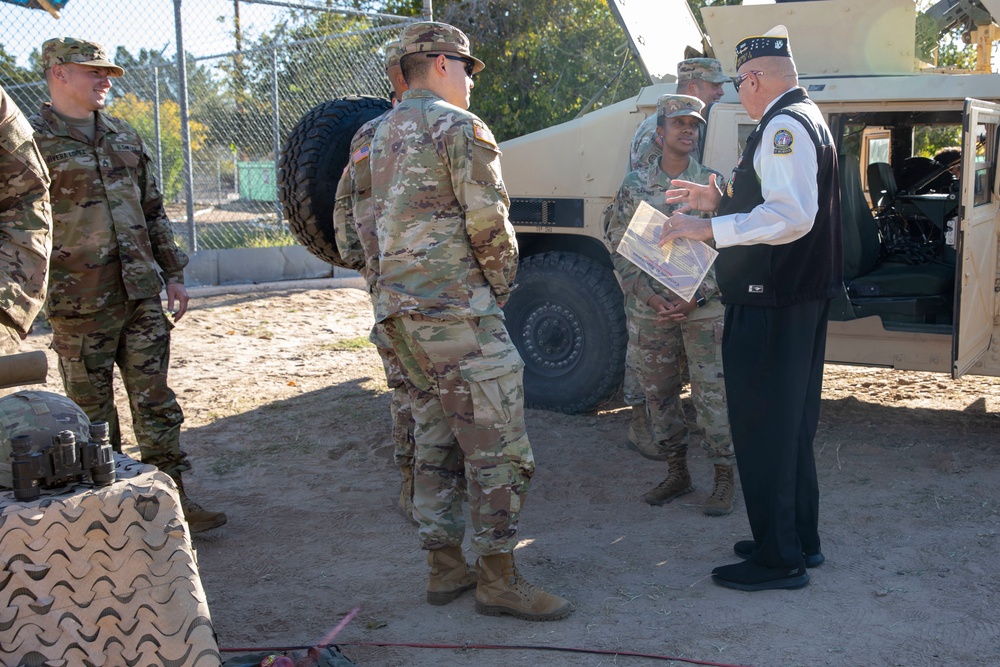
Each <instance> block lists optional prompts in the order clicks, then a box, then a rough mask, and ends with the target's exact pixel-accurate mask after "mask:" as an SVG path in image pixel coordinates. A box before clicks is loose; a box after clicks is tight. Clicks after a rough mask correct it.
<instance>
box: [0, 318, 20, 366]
mask: <svg viewBox="0 0 1000 667" xmlns="http://www.w3.org/2000/svg"><path fill="white" fill-rule="evenodd" d="M20 346H21V336H20V335H19V334H18V332H17V329H16V328H15V326H14V321H13V320H12V319H10V317H8V316H7V313H5V312H3V311H2V310H0V355H2V354H14V353H15V352H17V350H18V348H19V347H20Z"/></svg>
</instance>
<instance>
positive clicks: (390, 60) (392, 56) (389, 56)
mask: <svg viewBox="0 0 1000 667" xmlns="http://www.w3.org/2000/svg"><path fill="white" fill-rule="evenodd" d="M393 67H399V40H398V39H394V40H392V41H391V42H389V43H388V44H386V45H385V71H386V72H388V71H389V70H391V69H392V68H393Z"/></svg>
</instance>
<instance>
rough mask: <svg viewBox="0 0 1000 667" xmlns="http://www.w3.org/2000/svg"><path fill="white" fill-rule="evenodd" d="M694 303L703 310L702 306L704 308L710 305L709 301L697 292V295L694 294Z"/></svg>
mask: <svg viewBox="0 0 1000 667" xmlns="http://www.w3.org/2000/svg"><path fill="white" fill-rule="evenodd" d="M694 302H695V303H696V304H698V307H699V308H701V307H702V306H704V305H705V304H706V303H708V299H706V298H705V297H703V296H702V295H701V292H695V293H694Z"/></svg>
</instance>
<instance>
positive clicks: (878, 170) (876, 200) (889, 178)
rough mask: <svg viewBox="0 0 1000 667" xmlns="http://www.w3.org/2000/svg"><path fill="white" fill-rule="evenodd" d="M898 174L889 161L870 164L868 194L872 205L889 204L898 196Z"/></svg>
mask: <svg viewBox="0 0 1000 667" xmlns="http://www.w3.org/2000/svg"><path fill="white" fill-rule="evenodd" d="M896 192H897V187H896V176H895V174H893V173H892V165H890V164H889V163H888V162H872V163H871V164H870V165H868V196H869V197H871V200H872V206H888V205H889V204H890V203H891V202H892V200H893V199H894V198H895V197H896Z"/></svg>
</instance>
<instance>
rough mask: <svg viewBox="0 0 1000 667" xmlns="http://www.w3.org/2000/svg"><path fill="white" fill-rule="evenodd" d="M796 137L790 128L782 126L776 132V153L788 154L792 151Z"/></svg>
mask: <svg viewBox="0 0 1000 667" xmlns="http://www.w3.org/2000/svg"><path fill="white" fill-rule="evenodd" d="M794 141H795V137H793V136H792V133H791V132H789V131H788V130H786V129H784V128H782V129H780V130H778V131H777V132H775V133H774V154H775V155H788V154H790V153H791V152H792V142H794Z"/></svg>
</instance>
